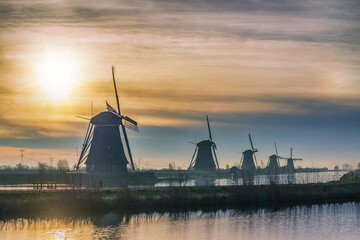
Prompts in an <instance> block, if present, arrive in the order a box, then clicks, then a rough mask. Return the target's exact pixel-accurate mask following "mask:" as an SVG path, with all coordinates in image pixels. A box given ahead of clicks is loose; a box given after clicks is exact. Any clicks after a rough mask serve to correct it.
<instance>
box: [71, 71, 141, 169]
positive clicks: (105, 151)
mask: <svg viewBox="0 0 360 240" xmlns="http://www.w3.org/2000/svg"><path fill="white" fill-rule="evenodd" d="M111 68H112V76H113V83H114V88H115V96H116V103H117V111H116V110H115V109H114V108H112V107H111V106H110V105H109V104H108V103H107V102H106V105H107V111H105V112H101V113H99V114H97V115H96V116H94V117H92V118H91V119H90V123H89V125H88V128H87V131H86V136H85V140H84V144H83V147H82V150H81V153H80V158H79V161H78V164H77V166H76V169H77V170H79V166H80V164H81V163H83V162H85V165H86V171H89V172H93V171H101V172H104V171H105V172H126V171H127V164H129V161H128V160H127V158H126V154H125V151H126V150H125V148H124V146H123V141H122V137H123V139H124V141H125V144H126V149H127V152H128V157H129V159H130V163H131V167H132V169H133V170H134V169H135V167H134V162H133V158H132V154H131V150H130V144H129V140H128V136H127V133H126V128H129V129H131V130H134V131H138V128H137V122H136V121H134V120H132V119H131V118H129V117H127V116H123V115H122V114H121V111H120V104H119V97H118V94H117V88H116V82H115V68H114V67H113V66H112V67H111ZM125 127H126V128H125ZM120 128H121V131H120ZM121 132H122V134H121Z"/></svg>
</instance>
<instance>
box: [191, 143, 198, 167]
mask: <svg viewBox="0 0 360 240" xmlns="http://www.w3.org/2000/svg"><path fill="white" fill-rule="evenodd" d="M197 149H198V148H197V147H195V151H194V154H193V155H192V158H191V162H190V166H189V168H191V167H192V166H194V157H195V154H196V152H197Z"/></svg>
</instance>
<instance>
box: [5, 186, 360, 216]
mask: <svg viewBox="0 0 360 240" xmlns="http://www.w3.org/2000/svg"><path fill="white" fill-rule="evenodd" d="M351 201H353V202H359V201H360V183H359V182H355V183H339V182H336V183H324V184H319V183H317V184H296V185H288V184H286V185H255V186H226V187H224V186H222V187H215V186H214V187H168V188H156V189H123V190H66V191H14V192H0V211H1V213H2V215H3V216H6V215H17V216H21V215H23V216H25V215H28V214H31V215H32V214H40V215H41V214H44V213H47V214H50V215H51V213H54V214H55V213H59V212H60V213H61V212H74V213H76V212H102V211H121V212H127V213H138V212H164V211H170V212H172V211H190V210H202V209H213V210H216V209H225V208H246V209H251V208H259V207H268V206H279V205H284V206H286V205H292V206H294V205H309V204H311V205H312V204H323V203H344V202H351Z"/></svg>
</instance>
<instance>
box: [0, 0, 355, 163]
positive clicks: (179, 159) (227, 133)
mask: <svg viewBox="0 0 360 240" xmlns="http://www.w3.org/2000/svg"><path fill="white" fill-rule="evenodd" d="M359 20H360V2H359V1H357V0H343V1H337V0H304V1H295V0H288V1H284V0H245V1H235V0H225V1H224V0H222V1H220V0H196V1H195V0H194V1H191V0H185V1H184V0H181V1H180V0H173V1H165V0H131V1H130V0H128V1H119V0H116V1H115V0H113V1H108V0H104V1H95V0H86V1H55V0H53V1H42V0H38V1H36V0H10V1H2V0H0V102H1V104H0V165H12V166H15V165H16V164H17V163H19V162H20V151H19V150H20V149H25V151H24V163H25V164H28V165H32V166H34V165H37V162H39V161H40V162H47V163H50V159H51V158H52V159H53V161H57V160H58V159H66V160H68V161H69V162H70V163H71V164H74V163H75V162H77V156H78V154H79V152H80V150H81V147H82V143H83V139H84V136H85V133H86V128H87V125H88V121H87V120H83V119H80V118H76V117H75V116H83V117H87V118H89V117H91V116H92V109H91V103H92V105H93V113H94V114H97V113H100V112H102V111H105V110H106V105H105V100H107V101H108V102H109V103H110V104H111V105H113V106H116V100H115V96H114V90H113V85H112V76H111V65H114V66H115V67H116V79H117V84H118V92H119V98H120V104H121V108H122V113H123V114H124V115H127V116H129V117H131V118H133V119H135V120H136V121H137V122H138V124H139V130H140V131H139V132H138V133H137V132H128V134H129V138H130V145H131V149H132V153H133V156H134V159H135V162H136V163H139V159H140V167H146V168H165V167H167V166H168V164H169V162H173V161H174V162H175V164H176V165H177V166H179V167H182V168H186V167H187V166H188V165H189V163H190V158H191V155H192V153H193V151H194V145H192V144H190V143H188V141H195V136H194V134H196V140H197V141H200V140H203V139H207V138H208V132H207V126H206V115H209V119H210V124H211V128H212V134H213V140H214V141H215V143H216V144H217V149H218V151H217V155H218V158H219V163H220V166H221V167H225V166H226V164H229V165H230V166H232V165H234V164H235V163H239V161H240V159H241V153H239V152H242V151H244V150H246V149H249V140H248V133H251V134H252V138H253V141H254V145H255V146H256V147H257V148H258V149H259V152H258V153H257V159H258V161H259V164H260V163H261V162H262V163H263V164H266V163H267V161H268V160H267V159H268V156H269V155H271V154H273V153H274V141H276V143H277V146H278V150H279V155H281V156H284V157H287V156H288V155H289V151H290V150H289V149H290V147H293V148H294V156H295V157H301V158H303V159H304V160H303V161H301V162H300V161H299V162H296V163H295V165H296V166H302V167H329V168H333V167H334V166H335V164H338V165H340V166H341V165H342V164H344V163H349V164H352V165H354V166H356V164H357V163H358V162H360V157H359V156H360V124H359V120H360V104H359V103H360V101H359V100H360V79H359V76H360V40H359V39H360V24H359V22H360V21H359ZM282 164H285V162H282Z"/></svg>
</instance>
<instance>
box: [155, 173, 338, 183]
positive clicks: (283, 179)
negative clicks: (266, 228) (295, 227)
mask: <svg viewBox="0 0 360 240" xmlns="http://www.w3.org/2000/svg"><path fill="white" fill-rule="evenodd" d="M343 174H344V172H342V173H339V172H307V173H292V174H276V175H254V174H249V173H241V174H233V175H230V176H229V178H223V179H215V178H211V177H204V178H201V179H196V180H186V181H182V182H178V181H175V180H173V181H162V182H159V183H156V184H155V187H169V186H172V187H178V186H180V185H181V186H229V185H270V184H305V183H325V182H330V181H338V180H339V179H340V177H341V176H342V175H343Z"/></svg>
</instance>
